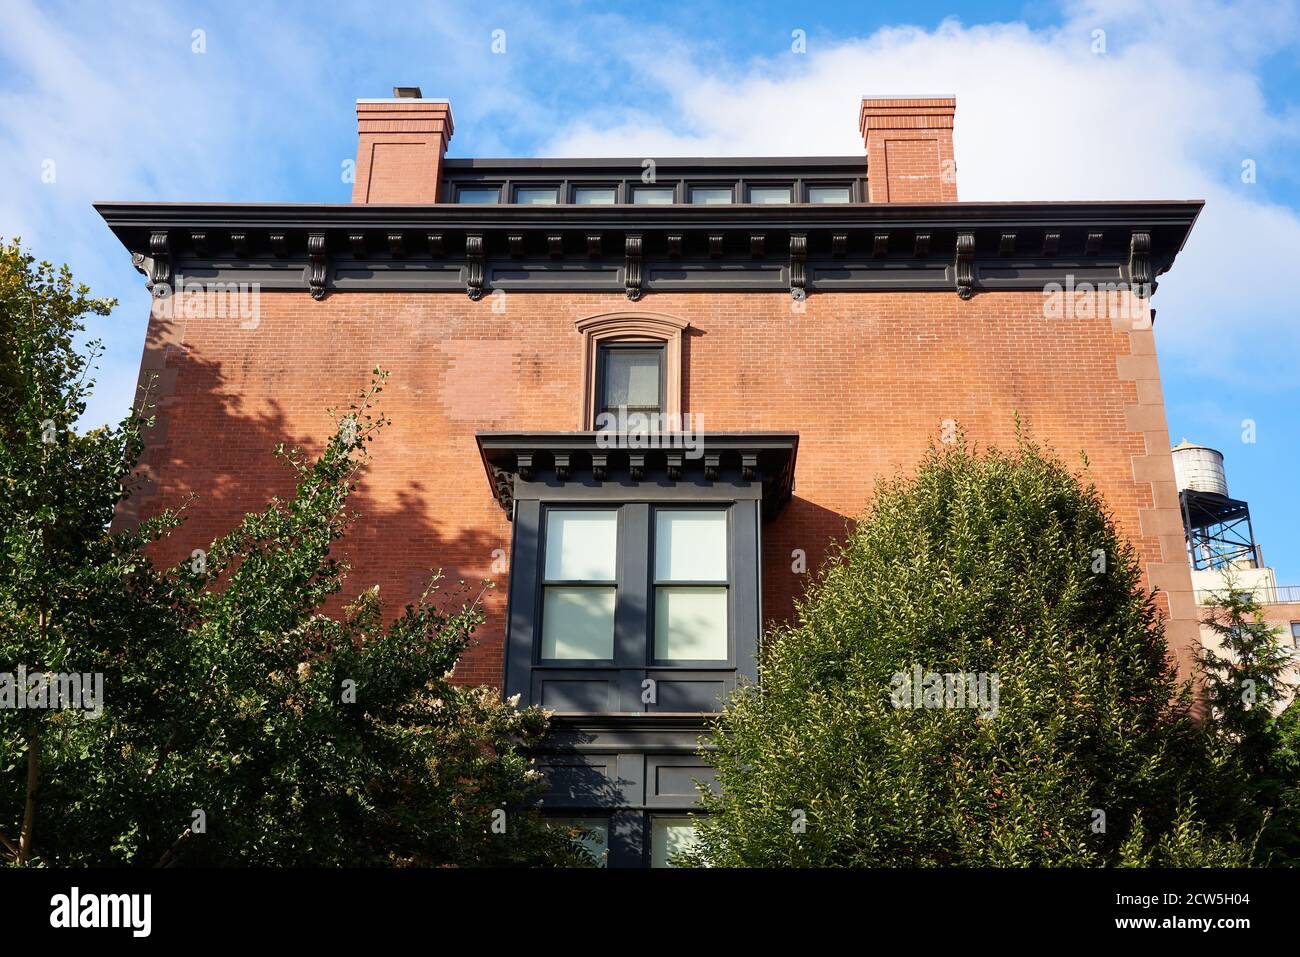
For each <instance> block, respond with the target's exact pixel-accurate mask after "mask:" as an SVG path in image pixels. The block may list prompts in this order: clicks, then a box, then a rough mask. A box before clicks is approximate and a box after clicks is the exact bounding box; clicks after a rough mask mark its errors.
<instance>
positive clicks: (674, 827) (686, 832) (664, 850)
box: [650, 815, 696, 867]
mask: <svg viewBox="0 0 1300 957" xmlns="http://www.w3.org/2000/svg"><path fill="white" fill-rule="evenodd" d="M695 843H696V835H695V822H694V821H692V820H691V819H690V818H689V817H661V816H658V815H656V816H655V817H654V818H653V819H652V820H651V824H650V866H651V867H672V866H673V864H672V858H673V857H674V855H677V854H681V853H683V852H685V851H688V850H690V849H691V848H693V847H694V846H695Z"/></svg>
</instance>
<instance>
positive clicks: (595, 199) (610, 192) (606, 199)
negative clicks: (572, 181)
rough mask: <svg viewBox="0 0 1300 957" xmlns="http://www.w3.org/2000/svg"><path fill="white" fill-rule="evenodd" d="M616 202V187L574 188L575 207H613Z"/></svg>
mask: <svg viewBox="0 0 1300 957" xmlns="http://www.w3.org/2000/svg"><path fill="white" fill-rule="evenodd" d="M617 202H618V187H616V186H575V187H574V188H573V204H574V205H575V206H613V205H614V204H615V203H617Z"/></svg>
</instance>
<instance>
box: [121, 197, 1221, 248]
mask: <svg viewBox="0 0 1300 957" xmlns="http://www.w3.org/2000/svg"><path fill="white" fill-rule="evenodd" d="M1204 205H1205V203H1204V201H1202V200H1169V201H1159V202H1148V201H1133V202H1127V201H1121V202H1062V203H925V204H921V203H825V204H815V203H813V204H809V203H803V204H792V205H777V204H749V203H735V204H730V205H690V204H676V205H670V206H667V205H666V206H636V205H628V204H624V205H617V206H576V205H568V204H565V205H556V206H531V205H511V204H497V205H487V206H474V205H469V206H460V205H455V204H439V205H435V206H426V205H379V204H371V203H334V204H316V203H107V202H102V203H96V204H95V210H96V211H97V212H98V213H99V214H100V215H101V216H102V217H103V218H104V221H105V222H106V223H108V226H109V228H110V229H112V230H113V232H114V234H116V235H117V236H118V238H120V239H122V240H123V242H126V241H127V239H126V238H127V237H128V236H130V235H132V234H133V233H134V232H135V231H140V232H141V233H145V232H148V231H149V230H151V229H169V228H179V229H194V230H201V229H236V228H245V229H271V228H282V229H319V228H324V229H331V228H335V229H348V228H360V229H387V228H390V227H398V226H400V227H404V228H408V229H439V228H456V229H475V228H483V229H488V228H495V229H510V228H525V227H530V226H531V227H536V228H545V227H547V226H562V227H564V228H567V229H587V228H596V227H608V228H611V229H652V228H665V229H666V228H670V227H680V228H683V229H709V228H714V227H716V228H724V229H725V228H727V227H745V228H749V227H755V228H762V227H766V228H769V229H797V228H807V229H813V228H820V229H834V228H837V227H843V228H853V227H862V226H873V225H893V226H898V227H900V228H914V229H923V228H931V229H943V228H947V229H957V228H960V227H964V226H979V227H989V228H998V229H1001V228H1005V227H1018V226H1019V227H1026V228H1031V227H1048V226H1064V227H1069V226H1074V227H1085V226H1086V227H1092V226H1095V227H1100V228H1106V227H1114V228H1123V227H1132V228H1139V227H1142V226H1145V227H1150V228H1159V229H1168V230H1171V231H1172V233H1173V234H1174V235H1177V236H1178V238H1179V243H1178V245H1177V246H1175V247H1174V251H1175V252H1177V251H1179V250H1181V249H1182V242H1183V241H1184V240H1185V239H1186V235H1187V233H1188V232H1190V230H1191V228H1192V224H1193V223H1195V221H1196V217H1197V216H1198V215H1199V214H1200V211H1201V208H1202V207H1203V206H1204Z"/></svg>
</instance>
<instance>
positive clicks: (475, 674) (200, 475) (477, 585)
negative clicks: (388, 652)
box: [115, 324, 510, 685]
mask: <svg viewBox="0 0 1300 957" xmlns="http://www.w3.org/2000/svg"><path fill="white" fill-rule="evenodd" d="M152 329H153V327H152V324H151V332H152ZM148 375H155V376H156V378H155V385H154V395H153V399H152V402H153V405H154V409H155V413H156V423H155V425H154V427H153V428H152V429H151V430H150V431H149V433H148V435H147V437H146V448H145V452H144V455H143V457H142V460H141V463H140V472H141V476H142V481H141V482H139V483H138V485H137V488H136V491H135V493H134V494H132V495H131V496H130V498H128V499H126V500H124V501H123V502H122V503H121V504H120V505H119V508H118V512H117V516H116V518H115V525H117V526H118V527H126V526H129V525H132V524H134V523H136V522H138V521H139V520H141V519H142V518H146V517H149V516H151V515H154V514H157V513H158V512H159V511H161V510H162V509H164V508H180V507H181V506H182V505H184V506H185V510H184V515H185V521H184V524H183V525H182V526H181V527H180V528H178V529H177V530H176V531H174V532H173V533H172V534H171V536H170V537H169V538H167V539H165V540H164V541H162V542H159V543H158V544H157V545H156V546H154V548H153V555H154V559H155V561H157V562H159V563H160V564H164V565H170V564H174V563H176V562H179V561H182V560H187V559H188V558H189V557H190V556H191V554H192V552H193V550H194V549H196V548H202V549H206V548H208V546H209V545H210V543H211V542H212V541H213V540H214V539H216V538H218V537H220V536H221V535H223V534H225V533H226V532H228V531H230V530H231V529H233V528H234V527H235V526H236V525H237V524H238V523H239V522H240V520H241V519H242V518H243V517H244V515H245V514H247V513H248V512H254V511H260V510H262V509H263V508H265V507H266V505H267V503H268V501H269V500H270V499H271V498H272V497H277V496H278V497H280V498H287V497H288V496H290V495H292V494H293V490H294V473H293V470H292V469H291V468H290V467H289V466H288V465H287V464H286V463H284V462H283V461H282V460H280V459H279V458H277V457H276V455H275V454H274V449H275V447H276V446H277V445H278V444H280V443H284V444H285V445H286V446H287V447H288V446H294V445H296V446H299V447H301V448H302V449H303V450H304V452H306V453H307V454H308V455H309V456H310V455H315V454H318V453H319V451H320V450H321V449H322V448H323V446H324V441H325V439H326V438H327V437H328V436H329V435H330V434H332V429H333V422H334V420H333V419H332V418H331V417H330V416H329V414H328V412H327V409H326V408H325V407H324V406H325V405H333V406H337V407H338V408H340V409H346V407H347V406H348V404H349V402H350V401H352V399H353V397H354V396H355V394H356V393H357V391H358V390H359V389H360V388H362V387H363V386H364V385H365V383H366V382H367V381H368V380H369V373H368V370H367V369H365V368H360V369H358V370H357V374H356V377H355V381H348V382H338V383H337V384H325V385H322V386H321V387H320V389H319V390H318V391H319V393H320V395H322V396H328V398H327V399H325V400H324V401H319V402H315V400H311V401H313V402H315V404H319V405H321V408H318V409H310V411H309V410H308V408H307V402H308V401H309V400H306V399H303V398H299V399H298V401H297V402H296V403H295V405H294V407H293V411H292V414H290V413H289V412H288V411H287V410H286V404H285V402H282V401H281V399H280V398H278V397H276V396H275V395H272V396H271V397H270V398H267V397H266V395H265V393H262V394H259V397H258V400H257V402H256V409H255V410H254V409H252V408H250V407H249V405H250V403H246V402H245V401H244V399H243V397H242V396H240V395H239V394H237V393H236V392H234V391H233V390H232V389H231V388H229V387H228V386H227V385H226V381H227V380H226V377H225V376H224V375H223V369H222V364H221V363H219V362H213V361H210V360H206V359H203V358H201V357H198V356H196V355H194V354H192V353H189V352H187V351H186V350H184V349H183V348H178V347H176V346H174V345H168V344H166V343H160V342H153V341H151V342H150V343H149V344H148V345H147V347H146V354H145V361H144V363H143V370H142V379H143V377H144V376H148ZM380 398H381V399H382V398H383V396H381V397H380ZM380 411H384V404H383V402H382V401H381V403H380ZM309 433H311V434H309ZM372 451H373V454H372V461H371V463H370V464H369V466H367V468H366V469H365V470H364V471H363V473H362V474H361V476H360V478H359V480H358V482H357V488H356V491H355V492H353V494H352V496H351V497H350V498H349V500H348V506H347V508H348V512H349V513H351V514H352V515H353V516H354V517H353V520H352V522H351V525H350V527H349V529H348V533H347V535H346V537H345V538H344V539H343V540H342V542H341V543H340V546H341V547H340V549H339V553H340V555H341V556H342V557H343V558H345V559H346V560H347V562H348V563H349V564H350V566H351V570H350V572H349V574H348V577H347V579H346V581H345V582H344V584H343V591H342V593H341V594H340V595H338V596H335V597H334V598H333V599H331V600H330V602H329V603H328V604H327V605H326V607H325V610H326V611H327V612H328V613H331V614H337V613H338V612H339V611H340V609H341V607H342V606H343V605H344V604H345V603H346V602H347V601H349V600H351V599H352V598H354V597H355V596H356V595H358V594H360V593H361V592H363V591H365V590H366V589H368V588H370V587H372V586H374V585H376V584H377V585H379V593H380V597H381V599H382V600H383V601H384V604H385V608H386V611H387V613H388V614H389V616H390V617H391V616H396V615H397V614H399V613H400V612H401V610H402V608H403V607H404V606H405V605H406V604H407V603H409V602H413V601H415V600H416V599H417V598H418V597H419V595H420V594H421V592H422V591H423V590H424V588H425V586H426V585H427V584H428V582H429V580H430V578H431V575H432V573H433V571H434V570H435V569H439V568H440V569H441V570H442V573H443V581H442V583H441V585H440V587H439V590H438V592H437V594H436V596H435V600H442V601H444V602H448V603H452V604H459V603H460V602H461V601H462V600H464V599H465V597H466V596H468V598H470V599H472V598H473V597H474V596H476V595H478V594H479V593H480V592H481V591H483V586H482V582H483V581H484V580H485V579H493V580H495V585H496V587H495V588H492V589H489V590H487V591H486V592H484V593H483V605H484V611H485V613H486V616H487V620H486V622H485V623H484V625H483V626H482V627H481V628H480V629H479V631H478V632H477V634H476V636H475V637H476V640H475V642H474V643H473V644H472V645H471V647H470V648H469V649H467V651H466V653H465V655H464V656H463V657H462V659H461V663H460V666H459V667H458V669H457V678H458V679H459V680H460V681H462V682H464V683H471V684H493V685H499V684H500V680H501V668H502V648H503V642H504V630H505V629H504V620H505V604H506V601H505V598H506V595H505V592H506V585H507V582H508V571H507V568H506V564H505V556H506V555H507V554H508V551H509V547H510V538H509V530H510V526H509V523H508V522H507V521H506V520H505V515H504V513H503V512H501V511H500V509H499V508H497V507H496V505H495V504H494V503H493V504H491V511H490V512H489V513H487V514H489V516H490V517H489V518H488V519H487V520H486V521H485V522H483V523H480V524H479V525H478V526H477V527H472V526H468V525H466V524H465V522H464V516H461V515H455V516H454V519H455V520H460V521H461V525H460V527H457V528H450V527H449V526H448V524H447V523H445V522H440V521H438V520H436V519H435V518H434V514H435V513H436V512H437V510H438V507H439V502H438V495H439V489H438V487H437V483H436V482H433V483H431V482H429V481H427V480H425V479H423V478H409V477H403V476H402V471H403V463H402V462H400V461H397V460H396V455H397V450H396V449H394V448H392V447H391V446H390V447H388V448H385V447H384V443H383V442H382V441H381V442H377V443H376V448H375V449H373V450H372ZM481 491H482V497H483V499H484V501H485V502H487V503H492V499H491V493H490V490H489V488H488V486H487V480H486V478H484V479H483V486H482V490H481ZM186 503H188V504H186ZM448 517H449V518H451V517H453V516H452V515H450V514H449V516H448ZM461 580H464V582H465V585H466V588H465V589H460V588H458V587H457V586H458V583H459V582H460V581H461Z"/></svg>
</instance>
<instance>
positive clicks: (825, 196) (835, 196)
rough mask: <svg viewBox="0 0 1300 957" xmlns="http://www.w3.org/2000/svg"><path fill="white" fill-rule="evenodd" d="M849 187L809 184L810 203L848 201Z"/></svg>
mask: <svg viewBox="0 0 1300 957" xmlns="http://www.w3.org/2000/svg"><path fill="white" fill-rule="evenodd" d="M848 201H849V188H848V187H847V186H809V187H808V202H810V203H847V202H848Z"/></svg>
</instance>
